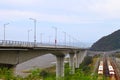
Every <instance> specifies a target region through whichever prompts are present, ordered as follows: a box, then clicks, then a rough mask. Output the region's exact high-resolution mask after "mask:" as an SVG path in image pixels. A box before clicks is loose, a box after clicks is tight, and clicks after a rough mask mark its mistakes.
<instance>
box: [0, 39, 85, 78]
mask: <svg viewBox="0 0 120 80" xmlns="http://www.w3.org/2000/svg"><path fill="white" fill-rule="evenodd" d="M86 50H87V49H85V48H79V47H73V46H66V45H51V44H41V43H34V42H22V41H9V40H0V64H2V65H8V66H11V67H15V66H16V65H17V64H20V63H23V62H25V61H27V60H30V59H32V58H35V57H38V56H41V55H45V54H48V53H51V54H53V55H55V56H56V62H57V63H56V77H64V58H65V55H66V54H69V56H70V58H69V59H70V60H69V66H70V69H71V72H70V73H71V74H74V73H75V68H79V64H80V63H81V62H82V60H83V59H84V57H85V56H86V53H87V51H86ZM75 56H76V57H75ZM74 58H75V59H74ZM74 63H76V65H74Z"/></svg>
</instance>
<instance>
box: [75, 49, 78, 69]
mask: <svg viewBox="0 0 120 80" xmlns="http://www.w3.org/2000/svg"><path fill="white" fill-rule="evenodd" d="M75 55H76V62H75V63H76V66H75V67H76V68H79V53H77V51H75Z"/></svg>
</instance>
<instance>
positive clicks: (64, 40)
mask: <svg viewBox="0 0 120 80" xmlns="http://www.w3.org/2000/svg"><path fill="white" fill-rule="evenodd" d="M63 33H64V43H65V46H66V32H64V31H63Z"/></svg>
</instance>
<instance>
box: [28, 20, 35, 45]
mask: <svg viewBox="0 0 120 80" xmlns="http://www.w3.org/2000/svg"><path fill="white" fill-rule="evenodd" d="M29 19H30V20H33V21H34V47H35V44H36V22H37V20H36V19H33V18H29Z"/></svg>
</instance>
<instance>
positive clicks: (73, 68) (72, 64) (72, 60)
mask: <svg viewBox="0 0 120 80" xmlns="http://www.w3.org/2000/svg"><path fill="white" fill-rule="evenodd" d="M69 56H70V59H69V66H70V69H71V72H70V73H71V74H74V73H75V67H74V53H69Z"/></svg>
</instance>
